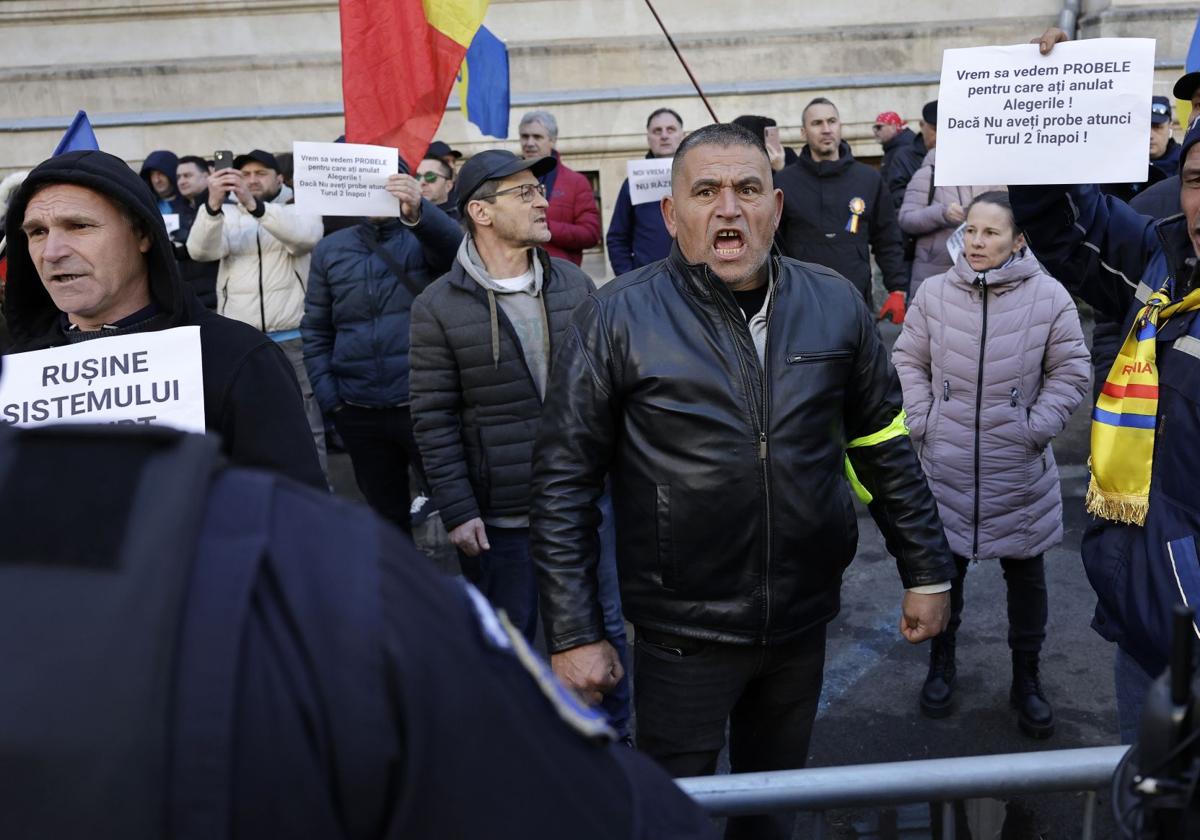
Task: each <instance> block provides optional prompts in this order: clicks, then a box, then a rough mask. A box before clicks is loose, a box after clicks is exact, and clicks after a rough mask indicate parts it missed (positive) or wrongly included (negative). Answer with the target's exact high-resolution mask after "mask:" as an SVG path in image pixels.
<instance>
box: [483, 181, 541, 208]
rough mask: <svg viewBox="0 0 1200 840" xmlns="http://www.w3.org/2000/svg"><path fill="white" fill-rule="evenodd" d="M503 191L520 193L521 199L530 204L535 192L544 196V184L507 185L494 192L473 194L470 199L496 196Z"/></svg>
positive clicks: (503, 192)
mask: <svg viewBox="0 0 1200 840" xmlns="http://www.w3.org/2000/svg"><path fill="white" fill-rule="evenodd" d="M505 193H520V195H521V201H523V202H525V203H526V204H531V203H532V202H533V196H534V194H535V193H536V194H537V195H540V196H541V197H542V198H545V197H546V185H545V184H521V186H519V187H509V188H508V189H506V190H499V191H497V192H494V193H487V194H486V195H475V196H472V197H471V200H472V201H482V200H483V199H485V198H495V197H496V196H498V195H504V194H505Z"/></svg>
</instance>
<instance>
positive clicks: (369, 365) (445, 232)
mask: <svg viewBox="0 0 1200 840" xmlns="http://www.w3.org/2000/svg"><path fill="white" fill-rule="evenodd" d="M462 235H463V233H462V229H461V228H460V227H459V226H458V225H457V224H455V223H454V222H453V221H451V220H450V219H449V217H447V216H446V214H445V213H443V212H442V211H441V210H439V209H438V208H437V206H436V205H434V204H431V203H430V202H429V201H425V200H422V201H421V220H420V221H419V222H417V224H416V225H414V226H412V227H410V226H408V225H406V224H404V223H403V222H401V221H400V220H399V219H388V220H387V221H385V222H383V223H382V224H376V223H374V222H370V221H367V222H362V223H361V224H357V225H355V226H354V227H349V228H344V229H342V230H339V231H337V232H336V233H334V234H331V235H330V236H327V237H325V238H324V239H322V240H321V242H320V243H319V244H318V245H317V247H316V248H315V249H314V250H313V252H312V264H311V267H310V269H309V275H308V291H307V293H306V294H305V297H304V319H303V321H302V322H301V324H300V332H301V334H302V336H303V339H304V366H305V369H306V370H307V371H308V378H309V381H310V382H312V388H313V393H314V394H315V395H316V397H317V401H318V402H319V403H320V404H321V410H322V411H324V412H326V413H328V412H331V411H333V410H334V409H335V408H337V407H338V406H340V405H342V404H343V403H352V404H354V405H361V406H368V407H371V408H385V407H392V406H400V405H407V404H408V332H409V313H410V310H411V309H412V302H413V298H414V297H415V294H416V293H419V292H420V290H422V289H424V288H425V287H426V286H428V285H429V284H430V283H432V282H433V281H434V280H436V279H437V278H438V277H440V276H441V275H442V274H445V273H446V272H447V271H448V270H449V269H450V266H451V265H452V264H453V262H454V255H455V254H456V253H457V251H458V243H459V242H460V241H461V240H462ZM371 242H376V243H379V244H380V245H381V246H382V247H383V249H384V250H385V251H386V252H387V253H388V254H389V255H391V257H392V259H393V260H394V261H395V262H396V263H397V264H399V266H400V267H401V268H402V269H403V270H404V274H405V277H406V278H407V280H408V283H405V282H404V281H402V280H401V279H400V278H399V277H397V276H396V275H395V273H394V272H393V271H392V269H391V268H390V267H389V266H388V264H387V262H385V261H384V260H383V258H381V257H380V256H379V255H378V254H376V253H375V252H374V250H373V249H372V248H371V245H370V243H371ZM410 285H411V286H412V287H413V288H410ZM414 289H415V292H414Z"/></svg>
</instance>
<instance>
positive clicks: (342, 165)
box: [292, 141, 400, 216]
mask: <svg viewBox="0 0 1200 840" xmlns="http://www.w3.org/2000/svg"><path fill="white" fill-rule="evenodd" d="M398 160H399V152H397V151H396V150H395V149H394V148H391V147H389V146H365V145H360V144H357V143H305V142H300V141H297V142H295V143H293V144H292V163H293V166H294V167H295V170H294V174H293V178H292V185H293V188H294V190H295V193H296V209H297V210H298V211H300V212H301V213H311V214H313V215H317V216H399V215H400V201H399V200H398V199H396V198H395V197H393V196H392V195H391V194H390V193H389V192H388V191H387V190H385V189H384V185H385V184H386V183H387V179H388V176H389V175H395V174H396V172H398V171H399V170H398V169H397V164H398Z"/></svg>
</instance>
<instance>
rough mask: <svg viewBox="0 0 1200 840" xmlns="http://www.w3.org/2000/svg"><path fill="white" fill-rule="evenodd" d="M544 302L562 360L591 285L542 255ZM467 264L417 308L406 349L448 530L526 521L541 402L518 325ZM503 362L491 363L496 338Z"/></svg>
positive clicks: (420, 427)
mask: <svg viewBox="0 0 1200 840" xmlns="http://www.w3.org/2000/svg"><path fill="white" fill-rule="evenodd" d="M534 253H535V254H536V255H537V259H540V260H541V261H542V277H543V281H542V283H543V285H542V294H543V295H545V304H546V312H547V314H548V315H549V320H550V324H549V326H550V350H551V352H552V353H554V352H556V351H557V349H558V346H559V344H560V343H561V341H562V339H563V333H564V331H565V330H566V328H567V324H568V323H569V322H570V318H571V312H572V311H574V309H575V307H576V306H578V305H579V304H580V302H582V301H583V300H584V299H586V297H587V294H588V292H590V291H592V289H593V288H594V287H593V285H592V281H591V279H590V278H589V277H588V276H587V275H586V274H584V273H583V272H582V271H581V270H580V269H579V268H577V267H576V266H574V265H572V264H571V263H569V262H566V261H565V260H559V259H551V258H550V255H549V254H547V253H546V252H545V251H543V250H541V249H537V250H536V251H535V252H534ZM496 316H497V317H496V330H497V333H496V334H495V335H493V332H492V329H493V327H492V316H491V310H490V308H489V306H488V295H487V292H486V291H484V289H483V288H482V287H481V286H480V285H479V284H478V283H477V282H475V280H474V278H472V277H471V276H470V275H469V274H467V272H466V270H465V269H464V268H463V266H462V264H461V263H459V262H457V261H456V262H455V263H454V265H453V267H452V268H451V269H450V271H449V273H447V274H445V275H443V276H442V277H440V278H438V279H437V280H435V281H434V282H433V283H432V284H430V285H429V287H428V288H426V289H425V291H423V292H422V293H421V294H420V295H419V296H418V297H417V299H416V301H415V302H414V303H413V307H412V337H411V341H410V345H411V346H410V349H409V364H410V366H411V372H410V374H409V376H410V384H409V388H410V398H411V406H412V418H413V434H414V436H415V437H416V439H417V445H418V447H419V448H420V450H421V459H422V461H423V463H424V465H425V474H426V476H427V477H428V479H429V484H430V487H431V488H432V491H433V502H434V505H435V507H436V508H437V509H438V511H439V512H440V513H441V516H442V522H443V524H445V526H446V528H447V529H448V530H450V529H453V528H456V527H457V526H459V525H461V524H463V523H464V522H467V521H468V520H471V519H474V518H476V517H483V518H489V517H508V516H514V517H521V516H527V515H528V514H529V492H530V490H529V485H530V464H531V462H532V460H533V441H534V438H535V436H536V435H537V430H538V425H539V423H540V418H541V414H542V400H541V397H540V396H539V395H538V389H537V385H536V384H535V383H534V381H533V376H532V375H531V374H530V372H529V367H528V365H527V364H526V362H525V355H524V353H523V352H522V350H521V344H520V341H519V339H518V338H517V333H516V330H514V329H513V326H512V322H510V321H509V320H508V317H507V316H506V315H505V314H504V310H503V309H502V308H497V311H496ZM494 338H495V339H497V340H498V342H499V346H498V349H499V358H498V359H497V358H495V357H494V355H493V339H494Z"/></svg>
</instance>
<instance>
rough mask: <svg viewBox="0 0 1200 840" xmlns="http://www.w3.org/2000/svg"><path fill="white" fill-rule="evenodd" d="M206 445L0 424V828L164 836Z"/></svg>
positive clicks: (165, 437) (162, 434)
mask: <svg viewBox="0 0 1200 840" xmlns="http://www.w3.org/2000/svg"><path fill="white" fill-rule="evenodd" d="M218 447H219V444H218V441H217V439H216V438H215V437H205V436H203V435H185V434H181V433H179V432H174V431H171V430H167V429H155V428H144V427H139V428H138V429H137V430H133V429H130V428H129V427H125V426H94V427H93V426H85V427H80V426H75V427H71V426H58V427H47V428H42V429H30V430H19V431H18V430H12V429H8V428H3V429H0V534H3V535H4V536H3V540H4V548H3V550H0V661H3V662H4V663H5V664H4V677H3V685H4V689H3V690H0V744H2V745H3V746H2V747H0V778H3V779H4V784H3V785H0V814H3V817H0V822H2V823H4V825H5V834H6V836H12V837H22V836H30V837H31V836H42V837H81V836H87V837H93V838H98V839H99V838H109V837H113V838H117V837H120V838H123V840H140V838H151V837H162V836H163V828H164V825H165V824H166V820H167V811H166V800H167V795H168V778H169V762H170V758H169V756H170V745H171V730H170V713H171V709H172V704H173V700H174V695H173V686H172V670H173V664H174V662H175V660H176V655H177V651H178V646H177V644H178V640H179V627H180V616H181V615H182V614H183V612H184V610H185V606H184V605H185V604H186V601H187V597H188V596H187V593H188V581H189V578H190V577H191V574H192V563H193V556H194V555H193V551H192V548H193V546H195V544H196V535H197V533H198V531H199V529H200V524H201V520H202V518H203V514H204V498H205V494H206V492H207V489H208V485H209V482H210V480H211V476H212V474H213V471H214V469H216V467H217V465H218V463H219V448H218ZM64 791H70V792H71V793H70V800H71V801H70V807H64V806H63V799H62V797H63V795H64Z"/></svg>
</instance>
